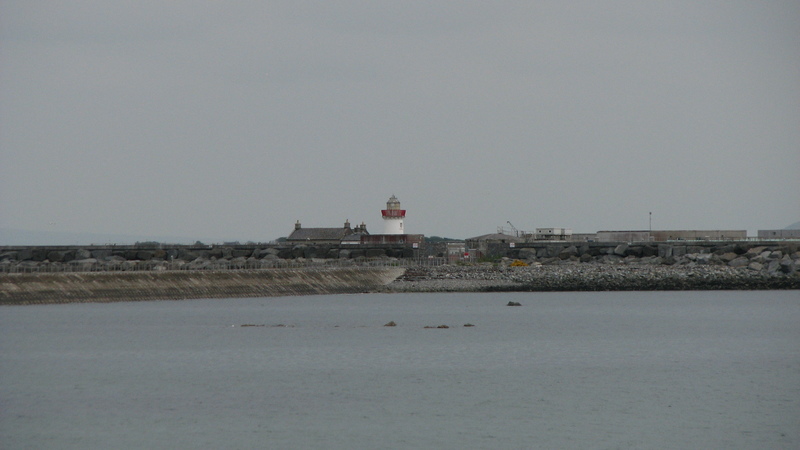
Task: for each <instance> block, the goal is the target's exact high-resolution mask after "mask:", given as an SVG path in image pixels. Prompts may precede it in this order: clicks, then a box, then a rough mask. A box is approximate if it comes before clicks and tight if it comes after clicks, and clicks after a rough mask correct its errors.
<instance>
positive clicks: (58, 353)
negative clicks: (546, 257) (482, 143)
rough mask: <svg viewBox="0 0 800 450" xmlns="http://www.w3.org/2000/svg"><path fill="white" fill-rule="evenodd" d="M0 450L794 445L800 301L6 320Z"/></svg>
mask: <svg viewBox="0 0 800 450" xmlns="http://www.w3.org/2000/svg"><path fill="white" fill-rule="evenodd" d="M509 301H518V302H520V303H522V305H523V306H521V307H509V306H506V303H508V302H509ZM389 321H394V322H396V323H397V326H396V327H391V328H390V327H384V326H383V324H385V323H387V322H389ZM466 323H471V324H474V325H475V326H474V327H464V326H463V325H464V324H466ZM243 324H254V325H264V326H258V327H242V326H241V325H243ZM278 325H284V326H278ZM438 325H448V326H450V328H448V329H425V328H424V327H425V326H438ZM0 446H2V447H3V448H12V449H15V448H75V449H78V448H80V449H85V448H256V447H259V448H326V449H329V448H342V449H344V448H347V449H351V448H364V449H373V448H487V449H490V448H491V449H496V448H551V449H552V448H576V449H578V448H580V449H583V448H593V449H602V448H637V449H647V448H652V449H665V448H674V449H687V448H704V449H715V448H718V449H734V448H741V449H754V448H759V449H765V448H780V449H789V448H800V293H799V292H798V291H766V292H764V291H761V292H741V291H739V292H611V293H530V294H527V293H526V294H522V293H519V294H411V295H406V294H402V295H401V294H392V295H387V294H383V295H381V294H374V295H373V294H364V295H342V296H310V297H284V298H256V299H227V300H192V301H164V302H131V303H110V304H65V305H38V306H4V307H2V308H0Z"/></svg>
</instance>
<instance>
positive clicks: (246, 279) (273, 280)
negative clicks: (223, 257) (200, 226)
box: [0, 267, 403, 304]
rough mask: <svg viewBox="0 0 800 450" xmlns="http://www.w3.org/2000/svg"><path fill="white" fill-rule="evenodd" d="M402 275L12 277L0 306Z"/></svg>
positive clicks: (272, 293) (358, 287)
mask: <svg viewBox="0 0 800 450" xmlns="http://www.w3.org/2000/svg"><path fill="white" fill-rule="evenodd" d="M402 273H403V269H402V268H397V267H384V268H372V267H359V268H317V269H311V268H309V269H271V270H237V271H234V270H227V271H149V272H77V273H33V274H30V273H12V274H2V275H0V304H33V303H72V302H110V301H137V300H182V299H193V298H232V297H276V296H286V295H314V294H350V293H359V292H364V291H375V290H379V289H380V288H381V287H382V286H384V285H386V284H388V283H389V282H391V281H392V280H394V279H396V278H397V277H398V276H400V275H402Z"/></svg>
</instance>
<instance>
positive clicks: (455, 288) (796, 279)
mask: <svg viewBox="0 0 800 450" xmlns="http://www.w3.org/2000/svg"><path fill="white" fill-rule="evenodd" d="M382 289H383V290H384V291H385V292H555V291H657V290H660V291H676V290H734V289H736V290H772V289H800V276H798V274H797V273H791V274H787V273H783V272H775V273H772V274H770V273H767V272H758V271H753V270H749V269H746V268H744V269H742V268H733V267H729V266H719V265H718V266H712V265H683V266H657V265H644V264H642V265H626V264H617V265H613V264H580V263H579V264H558V265H528V266H513V265H509V264H475V265H447V266H438V267H417V268H409V269H407V270H406V272H405V273H404V274H403V276H401V277H399V278H398V279H397V280H395V281H393V282H392V283H389V284H388V285H387V286H385V287H384V288H382Z"/></svg>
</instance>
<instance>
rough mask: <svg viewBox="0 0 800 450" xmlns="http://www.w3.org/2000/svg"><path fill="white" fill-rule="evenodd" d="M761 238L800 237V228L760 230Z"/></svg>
mask: <svg viewBox="0 0 800 450" xmlns="http://www.w3.org/2000/svg"><path fill="white" fill-rule="evenodd" d="M758 238H759V239H766V240H770V239H800V230H786V229H784V230H758Z"/></svg>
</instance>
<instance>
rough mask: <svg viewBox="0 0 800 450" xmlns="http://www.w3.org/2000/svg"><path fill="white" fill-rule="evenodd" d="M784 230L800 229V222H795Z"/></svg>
mask: <svg viewBox="0 0 800 450" xmlns="http://www.w3.org/2000/svg"><path fill="white" fill-rule="evenodd" d="M784 230H800V222H795V223H793V224H791V225H789V226H788V227H786V228H784Z"/></svg>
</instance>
